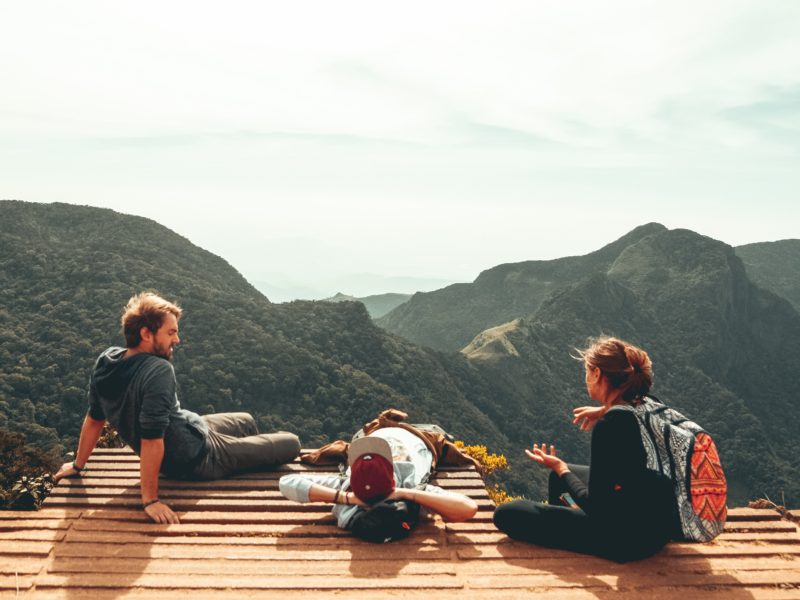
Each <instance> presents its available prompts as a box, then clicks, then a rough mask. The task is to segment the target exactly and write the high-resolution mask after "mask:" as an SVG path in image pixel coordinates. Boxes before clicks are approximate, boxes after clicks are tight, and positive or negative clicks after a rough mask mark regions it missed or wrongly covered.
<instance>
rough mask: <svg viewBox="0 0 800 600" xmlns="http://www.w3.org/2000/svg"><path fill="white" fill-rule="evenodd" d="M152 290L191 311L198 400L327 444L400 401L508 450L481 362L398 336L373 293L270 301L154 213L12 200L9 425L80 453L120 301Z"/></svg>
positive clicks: (189, 367)
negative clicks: (338, 299) (377, 317)
mask: <svg viewBox="0 0 800 600" xmlns="http://www.w3.org/2000/svg"><path fill="white" fill-rule="evenodd" d="M143 289H156V290H159V291H160V292H161V293H163V294H164V295H165V296H166V297H168V298H170V299H175V300H177V301H178V302H179V303H180V304H181V305H182V306H183V308H184V309H185V316H184V318H183V319H182V321H181V338H182V343H181V344H180V345H179V347H178V349H177V350H176V356H175V369H176V374H177V378H178V385H179V394H180V398H181V401H182V402H183V403H184V405H185V406H186V407H188V408H190V409H193V410H197V411H199V412H209V411H218V412H221V411H230V410H248V411H251V412H252V413H254V414H255V415H256V416H257V417H258V421H259V423H260V425H261V427H262V429H265V430H269V429H277V428H283V429H288V430H290V431H296V432H298V433H299V434H300V436H301V439H302V441H303V443H304V445H306V446H315V445H319V444H323V443H325V442H327V441H329V440H331V439H335V438H337V437H343V436H350V435H352V433H353V432H354V431H355V429H356V428H357V427H358V426H360V425H361V424H363V422H364V421H365V420H368V419H371V418H372V417H373V416H374V415H375V414H376V413H377V412H378V411H379V410H381V409H383V408H386V407H389V406H395V407H398V408H401V409H405V410H407V411H408V412H409V413H410V414H411V415H412V418H413V419H414V420H416V421H423V422H439V423H441V424H442V425H443V426H444V427H446V428H448V429H450V430H452V431H453V432H454V433H456V434H457V435H458V436H459V437H462V438H464V439H466V440H468V441H477V440H478V439H480V440H484V441H485V443H488V444H489V445H490V446H495V447H499V446H502V447H504V448H507V447H508V442H507V438H506V437H505V435H504V434H503V433H501V431H500V429H499V428H498V427H497V426H496V425H495V424H494V423H492V422H491V421H490V420H489V419H488V418H487V417H486V416H485V415H483V414H482V413H481V412H480V411H479V410H477V409H476V408H475V405H474V404H473V400H474V399H476V398H481V397H482V396H487V398H485V399H484V398H481V400H482V402H481V403H484V404H485V403H491V401H490V396H489V395H490V394H491V393H492V388H491V386H490V385H489V384H488V382H486V381H485V380H484V379H483V378H482V377H481V376H480V374H479V373H478V372H477V370H476V369H474V368H473V367H471V366H470V365H469V363H468V362H467V361H466V360H465V359H464V358H463V357H461V356H458V355H455V354H453V355H445V354H441V353H437V352H433V351H431V350H427V349H423V348H420V347H417V346H415V345H413V344H411V343H409V342H407V341H405V340H403V339H401V338H397V337H394V336H391V335H389V334H387V333H386V332H385V331H384V330H382V329H380V328H378V327H377V326H375V325H374V324H373V323H372V321H371V320H370V318H369V316H368V315H367V312H366V310H365V309H364V307H363V305H361V304H357V303H341V304H335V303H329V302H293V303H289V304H271V303H270V302H269V301H268V300H267V299H266V298H265V297H263V296H262V295H261V294H260V293H259V292H258V291H257V290H255V288H253V287H252V286H251V285H250V284H249V283H247V281H245V279H244V278H243V277H241V275H240V274H239V273H238V272H236V271H235V270H234V269H233V268H232V267H231V266H230V265H228V264H227V263H226V262H225V261H224V260H222V259H221V258H219V257H217V256H214V255H212V254H210V253H209V252H206V251H205V250H202V249H201V248H198V247H196V246H194V245H193V244H191V243H190V242H189V241H188V240H186V239H184V238H182V237H180V236H179V235H177V234H175V233H174V232H172V231H170V230H169V229H167V228H165V227H163V226H162V225H159V224H158V223H155V222H153V221H150V220H147V219H143V218H139V217H132V216H127V215H120V214H117V213H114V212H112V211H110V210H103V209H96V208H88V207H76V206H70V205H59V204H50V205H43V204H28V203H22V202H11V201H6V202H0V307H1V308H0V428H7V429H13V430H15V431H19V432H22V433H24V434H25V435H26V436H27V437H28V440H29V442H31V443H34V444H36V445H38V446H40V447H42V448H56V449H57V450H60V451H63V450H65V449H72V448H73V446H74V442H75V436H76V435H77V433H78V430H79V427H80V423H81V420H82V418H83V415H84V414H85V411H86V385H87V381H88V376H89V372H90V369H91V367H92V364H93V361H94V360H95V358H96V357H97V355H98V354H99V353H100V352H101V351H102V350H103V349H105V348H106V347H108V346H109V345H121V343H122V337H121V334H120V325H119V317H120V313H121V309H122V307H123V305H124V304H125V302H126V301H127V299H128V298H129V297H130V295H131V294H132V293H134V292H136V291H140V290H143Z"/></svg>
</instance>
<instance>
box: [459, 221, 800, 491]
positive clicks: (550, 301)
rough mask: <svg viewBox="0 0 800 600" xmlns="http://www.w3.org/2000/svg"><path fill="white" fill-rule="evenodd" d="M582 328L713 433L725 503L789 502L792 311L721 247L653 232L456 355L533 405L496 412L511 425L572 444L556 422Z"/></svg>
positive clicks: (685, 234)
mask: <svg viewBox="0 0 800 600" xmlns="http://www.w3.org/2000/svg"><path fill="white" fill-rule="evenodd" d="M587 333H590V334H600V333H606V334H614V335H617V336H620V337H623V338H626V339H629V340H631V341H634V342H635V343H638V344H640V345H642V346H643V347H644V348H646V349H647V350H648V351H649V352H650V353H651V356H652V359H653V361H654V365H655V386H654V389H653V393H654V394H655V395H656V396H659V397H661V398H662V399H663V400H664V401H666V402H667V403H668V404H670V405H672V406H674V407H675V408H677V409H679V410H683V411H684V412H685V413H686V414H687V415H688V416H689V417H690V418H693V419H695V420H697V421H698V422H699V423H701V424H702V425H703V426H705V427H706V428H707V429H708V430H709V431H710V432H712V433H713V434H714V435H715V436H716V438H717V440H718V443H719V445H720V448H721V452H722V456H723V460H724V463H725V465H726V467H727V468H728V472H729V477H730V480H731V490H732V493H733V497H734V498H737V499H740V500H741V499H742V498H744V497H748V496H753V495H764V494H769V495H770V496H771V497H774V494H776V493H781V492H783V493H785V494H786V496H787V497H791V498H794V499H795V502H796V501H797V500H796V499H797V498H798V497H799V496H798V493H800V486H799V485H798V483H799V482H800V478H798V473H800V460H799V459H798V455H797V453H796V451H795V444H796V440H797V432H798V431H799V430H800V415H798V411H797V410H796V406H797V394H796V392H795V390H794V385H793V383H792V382H791V375H790V374H792V373H796V372H798V370H800V315H798V313H797V312H796V311H795V310H794V309H793V308H792V306H791V305H790V304H789V302H787V301H786V300H784V299H782V298H780V297H778V296H776V295H774V294H772V293H770V292H767V291H764V290H762V289H761V288H759V287H757V286H755V285H754V284H753V283H751V282H750V281H749V279H748V278H747V276H746V274H745V271H744V268H743V266H742V264H741V261H740V260H739V259H738V258H737V256H736V255H735V253H734V251H733V249H732V248H731V247H729V246H727V245H725V244H723V243H721V242H717V241H715V240H712V239H710V238H706V237H703V236H701V235H698V234H696V233H693V232H691V231H686V230H674V231H666V230H663V231H660V232H654V233H653V234H651V235H649V236H645V237H643V238H641V239H639V240H638V241H636V242H635V243H632V244H630V245H629V246H628V247H627V248H625V249H624V250H623V251H622V252H620V254H619V256H618V257H617V259H616V260H615V261H614V262H613V263H612V264H611V265H610V267H609V268H608V270H607V271H606V272H598V273H596V274H594V275H590V276H588V277H584V278H582V279H579V280H578V281H576V282H574V283H573V284H571V285H566V286H563V287H561V288H559V289H557V290H554V291H553V292H552V293H551V294H550V295H549V296H548V297H547V298H546V299H545V300H544V301H543V302H542V304H541V306H540V307H539V309H538V310H537V311H536V312H535V313H534V314H533V315H529V316H526V317H525V318H520V319H517V320H515V321H513V322H510V323H508V324H506V325H504V326H500V327H495V328H493V329H491V330H489V331H486V332H483V333H482V334H480V335H479V336H477V337H476V339H475V340H474V341H473V343H471V344H470V345H469V346H467V348H465V349H464V353H465V354H466V355H467V356H469V357H470V360H471V361H472V362H473V363H476V364H477V363H480V364H482V365H484V368H485V369H487V370H488V371H491V372H493V373H494V376H493V379H495V380H496V381H502V382H504V385H508V386H509V390H508V397H509V399H511V398H519V399H526V398H530V399H531V401H530V402H525V401H522V402H520V404H519V405H517V406H516V407H511V406H506V407H504V408H505V410H507V411H509V412H510V414H516V415H518V417H517V419H516V420H515V422H518V423H525V424H527V425H528V426H530V427H531V428H532V429H534V430H537V431H538V430H541V431H548V430H555V431H556V432H557V433H556V435H557V437H556V439H559V440H563V441H562V444H563V443H564V442H566V444H567V445H568V446H570V445H572V444H573V443H574V444H579V443H581V440H579V439H578V435H577V434H576V433H575V432H574V431H572V430H571V429H570V427H569V426H568V425H566V424H564V423H563V422H561V421H559V420H558V419H557V416H558V415H559V414H563V412H565V411H567V410H569V408H570V407H571V406H574V405H575V404H576V398H578V397H580V396H581V395H582V394H583V381H582V372H581V371H580V370H578V369H575V368H574V367H572V366H570V365H569V357H568V354H567V353H568V349H569V348H574V347H580V345H581V344H583V343H584V340H585V337H586V335H587ZM506 382H507V383H506ZM545 398H546V399H547V402H546V403H543V402H542V399H545ZM534 399H535V400H534ZM489 414H490V416H492V417H493V418H495V419H496V418H497V417H496V415H492V414H491V413H489ZM512 427H513V426H512ZM507 433H508V435H509V436H510V437H512V438H514V437H515V436H516V435H517V434H518V433H519V432H516V431H514V430H513V429H509V431H508V432H507ZM756 447H758V448H760V449H761V450H760V451H757V452H755V451H753V449H754V448H756Z"/></svg>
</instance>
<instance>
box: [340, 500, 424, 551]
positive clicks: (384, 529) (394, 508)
mask: <svg viewBox="0 0 800 600" xmlns="http://www.w3.org/2000/svg"><path fill="white" fill-rule="evenodd" d="M419 509H420V506H419V504H417V503H416V502H408V501H406V500H384V501H382V502H378V503H377V504H374V505H372V506H370V507H368V508H365V509H364V510H362V511H358V512H357V513H356V515H355V516H354V517H353V519H352V520H351V521H350V524H349V527H348V528H349V529H350V531H351V532H352V533H353V535H355V536H356V537H359V538H361V539H362V540H366V541H368V542H372V543H374V544H385V543H386V542H392V541H394V540H402V539H404V538H406V537H408V535H409V534H410V533H411V530H412V529H414V527H416V525H417V523H419Z"/></svg>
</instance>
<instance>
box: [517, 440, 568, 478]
mask: <svg viewBox="0 0 800 600" xmlns="http://www.w3.org/2000/svg"><path fill="white" fill-rule="evenodd" d="M525 454H527V455H528V458H530V459H531V460H533V461H535V462H537V463H539V464H540V465H542V466H543V467H547V468H548V469H552V470H553V471H555V472H556V474H557V475H563V474H564V473H566V472H567V471H569V467H567V463H565V462H564V461H563V460H561V459H560V458H558V457H557V456H556V447H555V446H554V445H553V444H550V449H549V452H548V448H547V444H545V443H542V444H534V445H533V451H532V452H531V451H530V450H528V449H527V448H526V449H525Z"/></svg>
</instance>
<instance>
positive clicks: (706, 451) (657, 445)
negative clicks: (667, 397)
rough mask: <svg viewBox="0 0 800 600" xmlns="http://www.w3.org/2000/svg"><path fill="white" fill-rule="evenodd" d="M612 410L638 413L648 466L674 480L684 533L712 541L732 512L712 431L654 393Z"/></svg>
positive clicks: (692, 537)
mask: <svg viewBox="0 0 800 600" xmlns="http://www.w3.org/2000/svg"><path fill="white" fill-rule="evenodd" d="M612 410H629V411H631V412H633V414H634V415H635V416H636V420H637V421H638V423H639V430H640V433H641V435H642V443H643V444H644V449H645V454H646V455H647V468H648V469H650V470H653V471H656V472H659V473H662V474H664V475H666V476H667V477H668V478H669V479H670V480H671V481H672V483H673V486H674V489H675V500H676V502H677V507H678V516H679V518H680V523H681V530H682V532H683V536H684V538H685V539H686V540H688V541H693V542H707V541H710V540H713V539H714V538H715V537H717V536H718V535H719V534H720V533H721V532H722V530H723V529H724V527H725V519H726V517H727V515H728V508H727V499H728V484H727V482H726V481H725V473H724V472H723V470H722V464H721V463H720V460H719V454H718V452H717V447H716V445H715V444H714V440H713V439H712V438H711V436H710V435H709V434H708V433H707V432H706V431H705V430H704V429H703V428H702V427H700V426H699V425H698V424H697V423H694V422H693V421H690V420H689V419H687V418H686V417H684V416H683V415H682V414H681V413H679V412H678V411H676V410H673V409H671V408H669V407H667V406H665V405H664V404H661V403H660V402H658V401H657V400H655V399H654V398H645V400H644V402H643V403H642V404H640V405H639V406H636V407H633V406H629V405H618V406H614V407H613V408H612Z"/></svg>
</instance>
